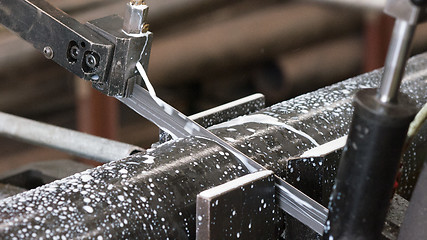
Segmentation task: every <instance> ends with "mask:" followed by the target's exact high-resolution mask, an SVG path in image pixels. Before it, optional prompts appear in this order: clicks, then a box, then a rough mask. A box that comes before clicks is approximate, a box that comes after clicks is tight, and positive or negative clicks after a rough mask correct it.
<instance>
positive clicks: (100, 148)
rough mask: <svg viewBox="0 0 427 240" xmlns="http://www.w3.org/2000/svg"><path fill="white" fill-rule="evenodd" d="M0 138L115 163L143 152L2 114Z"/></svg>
mask: <svg viewBox="0 0 427 240" xmlns="http://www.w3.org/2000/svg"><path fill="white" fill-rule="evenodd" d="M0 135H4V136H7V137H9V138H13V139H17V140H21V141H24V142H28V143H32V144H35V145H40V146H46V147H51V148H54V149H58V150H61V151H64V152H68V153H70V154H72V155H76V156H79V157H84V158H88V159H93V160H96V161H99V162H103V163H105V162H111V161H114V160H119V159H122V158H125V157H128V156H129V155H130V154H132V153H136V152H142V151H143V149H142V148H140V147H138V146H133V145H130V144H126V143H121V142H117V141H113V140H109V139H105V138H101V137H96V136H93V135H89V134H85V133H81V132H77V131H73V130H69V129H65V128H61V127H57V126H53V125H49V124H46V123H41V122H37V121H33V120H29V119H25V118H22V117H17V116H13V115H10V114H7V113H3V112H0Z"/></svg>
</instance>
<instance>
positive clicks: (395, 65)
mask: <svg viewBox="0 0 427 240" xmlns="http://www.w3.org/2000/svg"><path fill="white" fill-rule="evenodd" d="M414 31H415V25H413V24H410V23H409V22H407V21H404V20H400V19H397V20H396V22H395V24H394V29H393V36H392V38H391V42H390V45H389V49H388V54H387V58H386V62H385V66H384V74H383V78H382V81H381V86H380V88H379V90H378V98H379V100H380V101H381V102H383V103H389V102H396V100H397V99H396V98H397V94H398V91H399V86H400V83H401V81H402V76H403V73H404V72H405V66H406V60H407V59H408V55H409V53H410V48H411V42H412V37H413V35H414Z"/></svg>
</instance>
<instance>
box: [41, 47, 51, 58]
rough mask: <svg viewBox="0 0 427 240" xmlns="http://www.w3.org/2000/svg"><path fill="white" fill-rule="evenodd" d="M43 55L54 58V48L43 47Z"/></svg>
mask: <svg viewBox="0 0 427 240" xmlns="http://www.w3.org/2000/svg"><path fill="white" fill-rule="evenodd" d="M43 55H44V56H45V57H46V58H47V59H52V58H53V50H52V48H51V47H49V46H47V47H45V48H43Z"/></svg>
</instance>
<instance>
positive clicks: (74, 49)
mask: <svg viewBox="0 0 427 240" xmlns="http://www.w3.org/2000/svg"><path fill="white" fill-rule="evenodd" d="M141 4H142V3H141V2H138V1H133V2H131V3H128V4H127V12H126V19H125V20H123V19H122V18H121V17H119V16H109V17H105V18H102V19H98V20H94V21H91V22H89V23H86V24H81V23H80V22H78V21H77V20H75V19H73V18H72V17H70V16H69V15H67V14H66V13H65V12H63V11H61V10H59V9H57V8H55V7H53V6H52V5H50V4H49V3H48V2H46V1H45V0H0V23H1V24H3V25H4V26H5V27H7V28H8V29H10V30H11V31H13V32H15V33H17V34H18V35H19V36H20V37H21V38H23V39H24V40H26V41H27V42H30V43H31V44H33V46H34V47H35V48H36V49H38V50H39V51H41V52H43V54H44V56H45V57H46V58H48V59H52V60H54V61H55V62H56V63H58V64H59V65H61V66H62V67H64V68H65V69H67V70H69V71H70V72H72V73H74V74H75V75H77V76H79V77H81V78H83V79H85V80H89V81H91V82H92V85H93V86H94V87H95V88H96V89H98V90H99V91H101V92H103V93H104V94H106V95H109V96H120V97H124V96H127V95H128V94H129V93H130V92H131V91H132V86H133V83H139V82H141V81H140V80H138V76H137V74H136V72H135V65H136V63H137V62H138V61H140V62H141V64H142V65H143V66H144V67H145V68H146V67H147V64H148V57H149V52H150V49H151V38H152V34H151V33H150V32H147V31H146V27H145V28H144V26H145V25H144V21H145V20H146V19H145V18H146V16H147V11H148V7H147V6H145V5H144V6H145V7H144V6H142V5H141ZM138 13H143V14H138ZM123 28H124V29H125V30H127V32H126V31H124V30H123ZM135 30H140V31H139V32H135Z"/></svg>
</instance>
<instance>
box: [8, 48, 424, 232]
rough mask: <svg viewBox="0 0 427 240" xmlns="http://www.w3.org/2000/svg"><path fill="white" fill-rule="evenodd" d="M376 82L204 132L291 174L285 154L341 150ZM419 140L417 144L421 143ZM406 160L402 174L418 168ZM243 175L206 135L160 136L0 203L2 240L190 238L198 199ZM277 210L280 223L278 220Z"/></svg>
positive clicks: (416, 78)
mask: <svg viewBox="0 0 427 240" xmlns="http://www.w3.org/2000/svg"><path fill="white" fill-rule="evenodd" d="M426 60H427V55H422V56H420V57H417V58H415V59H414V60H413V61H410V66H409V67H408V69H409V73H410V75H408V76H407V77H406V78H405V80H404V82H403V85H402V90H403V91H404V92H407V93H411V94H410V96H411V98H412V99H413V100H414V101H416V102H417V104H418V106H422V105H423V104H424V103H425V102H427V99H426V96H427V81H426V79H427V77H426V75H427V72H426V71H425V69H426V68H427V63H426V62H427V61H426ZM380 78H381V73H380V71H374V72H372V73H370V74H366V75H362V76H360V77H357V78H353V79H350V80H348V81H345V82H341V83H338V84H336V85H333V86H330V87H327V88H324V89H320V90H318V91H315V92H313V93H309V94H305V95H302V96H299V97H297V98H295V99H292V100H289V101H286V102H282V103H279V104H276V105H274V106H272V107H270V108H267V109H264V110H262V111H259V112H257V113H255V114H252V115H247V116H244V117H239V118H236V119H234V120H231V121H229V122H227V123H224V124H221V125H217V126H216V127H213V128H211V130H212V131H213V132H214V133H215V134H217V135H218V136H220V137H222V138H223V139H225V140H226V141H228V142H229V143H230V144H232V145H233V146H235V147H236V148H238V149H239V150H241V151H242V152H243V153H245V154H247V155H248V156H249V157H251V158H253V159H254V160H256V161H257V162H259V163H260V164H262V165H264V166H266V167H267V168H268V169H270V170H273V171H274V172H275V173H276V174H278V175H279V176H281V177H286V176H287V175H288V174H291V173H292V172H294V171H299V170H298V169H293V168H291V166H289V165H288V161H289V160H290V159H294V158H297V157H299V156H301V155H304V153H305V152H307V154H309V155H310V156H311V157H313V159H314V158H315V157H319V156H325V154H327V153H328V152H330V151H332V152H334V151H337V150H339V148H340V146H341V145H339V144H331V143H334V142H333V140H336V139H339V138H340V137H343V136H345V135H347V133H348V127H349V122H350V118H351V113H352V107H351V102H352V97H353V95H354V93H355V92H356V90H358V89H359V88H366V87H368V88H372V87H374V86H376V85H377V84H378V82H379V79H380ZM426 132H427V131H426V129H424V130H423V134H427V133H426ZM423 136H424V135H423ZM423 136H420V138H419V140H416V141H415V142H417V141H425V140H422V139H423ZM318 145H320V146H318ZM325 148H326V150H325ZM313 149H315V150H316V151H310V152H308V150H313ZM422 151H426V149H425V148H423V146H422V144H421V145H420V147H418V149H417V145H414V146H412V147H411V152H409V153H408V154H407V155H406V157H405V159H406V160H407V161H409V160H412V159H411V158H412V157H413V156H415V155H419V153H420V152H422ZM417 153H418V154H417ZM307 154H306V155H307ZM310 156H308V161H310ZM423 160H424V159H423ZM313 164H314V165H315V166H313V168H314V169H315V170H316V171H321V172H324V173H323V174H325V175H327V176H330V175H331V174H332V175H333V174H334V167H330V166H328V168H326V167H325V165H320V164H315V162H313ZM410 164H411V167H410V168H409V171H416V169H417V167H416V166H414V163H412V162H411V163H410ZM310 165H311V164H310ZM247 173H248V171H247V170H246V169H245V168H244V166H242V165H240V164H239V162H238V161H237V160H236V159H235V158H233V157H232V154H230V153H228V152H227V151H225V150H224V149H222V148H221V147H219V146H218V145H216V144H215V143H213V142H210V141H208V140H205V139H199V138H194V137H189V138H184V139H179V140H176V141H171V142H167V143H165V144H162V145H160V146H158V147H157V148H154V149H150V150H148V151H147V153H146V154H137V155H133V156H131V157H129V158H126V159H123V160H120V161H114V162H111V163H108V164H105V165H103V166H101V167H98V168H95V169H90V170H87V171H85V172H82V173H79V174H76V175H74V176H71V177H68V178H65V179H62V180H59V181H55V182H54V183H51V184H48V185H45V186H42V187H40V188H37V189H34V190H30V191H28V192H25V193H22V194H18V195H15V196H13V197H11V198H8V199H5V200H3V201H0V238H2V239H13V238H30V237H33V236H34V237H42V238H53V237H54V236H55V237H59V238H61V237H62V238H66V239H72V238H92V239H123V238H132V239H149V238H152V239H168V238H169V239H187V238H190V239H191V238H195V233H196V231H195V230H196V225H195V224H196V215H195V214H196V195H197V194H198V193H200V192H202V191H204V190H206V189H209V188H211V187H213V186H217V185H220V184H222V183H225V182H227V181H229V180H231V179H235V178H237V177H239V176H242V175H245V174H247ZM404 175H405V173H404ZM297 181H298V180H297ZM323 197H325V196H323ZM328 197H329V194H327V196H326V199H327V198H328ZM322 202H323V201H322ZM275 214H278V213H277V212H276V213H275ZM276 216H277V217H275V220H276V221H277V222H276V224H277V225H276V227H277V228H278V229H280V228H281V227H282V226H283V221H282V220H281V218H280V215H279V214H278V215H276ZM279 232H280V233H281V232H283V230H282V231H278V233H279Z"/></svg>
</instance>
